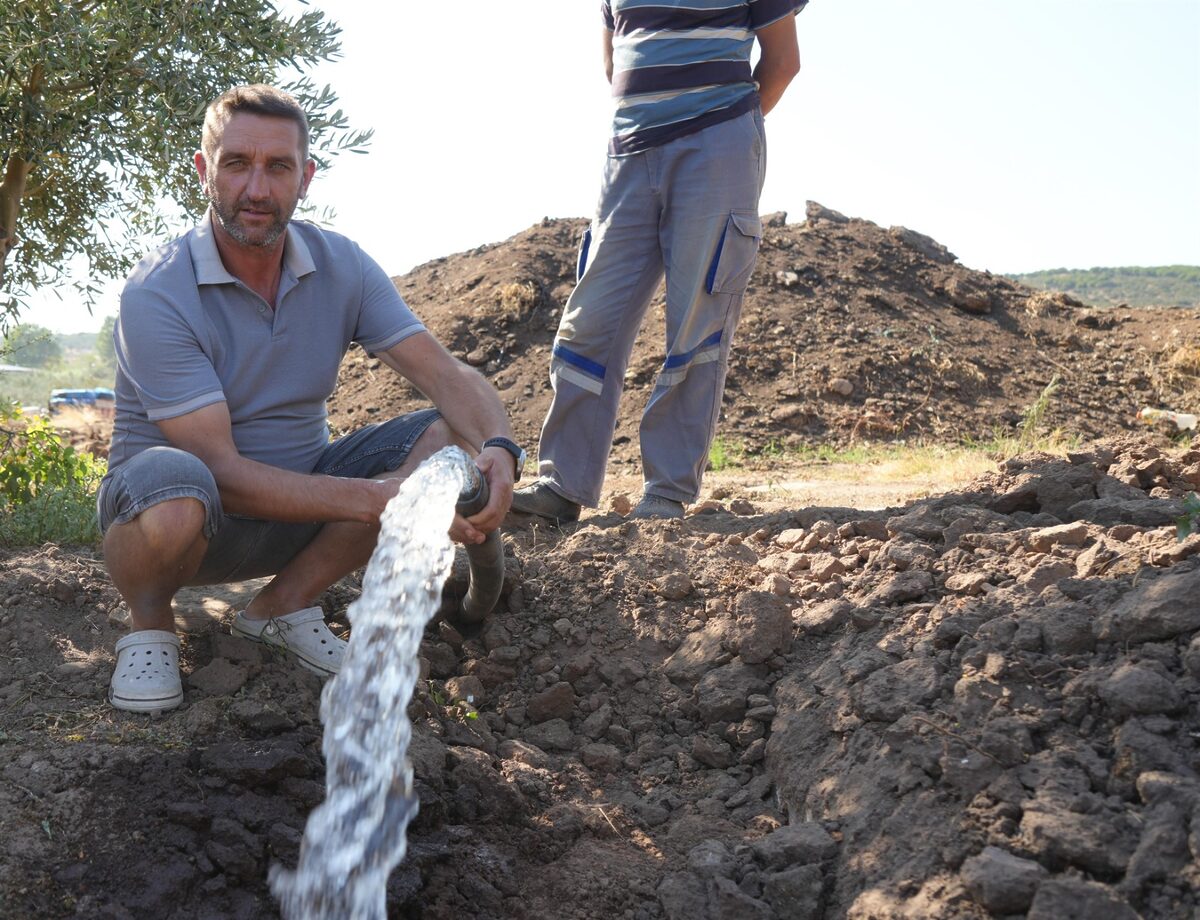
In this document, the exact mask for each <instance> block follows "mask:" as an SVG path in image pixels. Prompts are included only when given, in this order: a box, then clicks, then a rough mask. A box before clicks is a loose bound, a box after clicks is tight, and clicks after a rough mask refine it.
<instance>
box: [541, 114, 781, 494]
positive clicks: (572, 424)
mask: <svg viewBox="0 0 1200 920" xmlns="http://www.w3.org/2000/svg"><path fill="white" fill-rule="evenodd" d="M765 172H766V139H765V136H764V133H763V120H762V115H761V114H760V113H759V112H758V111H757V110H756V111H754V112H748V113H746V114H745V115H742V116H740V117H738V118H735V119H732V120H730V121H727V122H723V123H721V124H717V125H713V126H712V127H710V128H705V129H704V130H702V131H698V132H696V133H695V134H691V135H687V136H685V137H682V138H679V139H678V140H675V141H672V142H670V143H668V144H665V145H663V146H661V147H655V148H653V149H651V150H647V151H644V152H642V153H637V154H633V155H629V156H622V157H613V156H610V157H609V158H608V163H607V165H606V167H605V173H604V184H603V187H602V189H601V194H600V203H599V206H598V208H597V213H596V217H595V219H594V220H593V221H592V225H591V227H590V229H589V230H588V231H587V233H586V234H585V235H584V239H583V242H582V244H581V246H580V252H579V283H578V285H577V286H576V287H575V290H574V292H573V293H572V294H571V297H570V299H569V300H568V301H567V305H566V308H565V309H564V311H563V317H562V321H561V323H560V325H559V328H558V335H557V337H556V338H555V342H554V351H553V355H552V358H551V362H550V381H551V384H552V385H553V387H554V400H553V402H552V403H551V405H550V412H549V414H548V415H547V416H546V420H545V423H544V424H543V426H542V436H541V442H540V444H539V448H538V459H539V468H538V472H539V474H540V475H541V476H544V477H547V478H549V479H550V480H551V481H552V482H553V483H554V485H555V488H556V490H557V491H559V492H561V493H562V494H563V495H565V496H566V497H567V498H570V499H572V500H573V501H577V502H580V503H581V504H584V505H588V506H592V507H594V506H595V505H596V504H598V502H599V500H600V488H601V486H602V485H603V483H604V472H605V468H606V466H607V464H608V454H609V449H610V447H611V445H612V436H613V430H614V428H615V426H616V418H617V407H618V404H619V402H620V399H621V389H622V385H623V383H624V376H625V368H626V365H627V364H628V361H629V354H630V351H631V350H632V349H633V343H634V339H635V338H636V337H637V333H638V329H639V327H640V326H641V324H642V319H643V317H644V316H645V313H646V308H647V307H648V306H649V303H650V298H651V297H652V296H653V294H654V291H655V288H656V287H657V286H658V282H659V280H660V279H661V278H662V277H663V274H664V272H665V274H666V290H667V308H666V315H667V322H666V325H667V329H666V333H667V335H666V345H667V348H666V359H665V360H664V362H663V366H662V369H661V372H660V373H659V376H658V380H657V381H656V383H655V387H654V392H653V394H652V395H651V397H650V401H649V403H648V404H647V405H646V409H645V412H644V413H643V415H642V422H641V428H640V438H641V449H642V470H643V476H644V478H645V491H646V492H647V493H649V494H652V495H659V496H662V497H664V498H669V499H673V500H675V501H682V502H691V501H694V500H695V499H696V497H697V495H698V494H699V491H700V480H701V477H702V476H703V474H704V468H705V466H706V464H707V460H708V449H709V446H710V445H711V443H712V438H713V434H714V432H715V431H716V425H717V418H718V416H719V415H720V411H721V395H722V393H723V391H724V388H725V375H726V371H727V368H728V363H729V348H730V345H731V344H732V338H733V331H734V329H735V328H736V326H737V322H738V318H739V316H740V314H741V307H742V294H743V292H744V291H745V289H746V284H747V282H748V281H749V280H750V273H751V271H752V270H753V268H754V261H755V259H756V257H757V255H758V244H759V241H760V239H761V238H762V225H761V223H760V221H759V216H758V198H759V194H760V193H761V191H762V183H763V177H764V175H765Z"/></svg>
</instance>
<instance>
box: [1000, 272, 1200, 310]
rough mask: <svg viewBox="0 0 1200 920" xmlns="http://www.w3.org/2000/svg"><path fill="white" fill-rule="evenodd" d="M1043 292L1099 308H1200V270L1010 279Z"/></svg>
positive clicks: (1033, 274) (1033, 275)
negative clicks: (1050, 292) (1065, 295)
mask: <svg viewBox="0 0 1200 920" xmlns="http://www.w3.org/2000/svg"><path fill="white" fill-rule="evenodd" d="M1008 277H1010V278H1012V279H1013V280H1014V281H1020V282H1021V283H1022V284H1027V285H1029V286H1030V287H1034V288H1040V289H1041V290H1043V291H1062V292H1063V293H1064V294H1070V295H1071V296H1072V297H1077V298H1078V299H1079V300H1082V301H1083V302H1084V303H1088V304H1093V305H1094V306H1100V307H1115V306H1119V305H1120V304H1128V305H1129V306H1131V307H1196V306H1200V266H1198V265H1162V266H1158V267H1156V268H1138V267H1130V268H1089V269H1067V268H1055V269H1051V270H1050V271H1044V272H1030V273H1029V274H1026V275H1009V276H1008Z"/></svg>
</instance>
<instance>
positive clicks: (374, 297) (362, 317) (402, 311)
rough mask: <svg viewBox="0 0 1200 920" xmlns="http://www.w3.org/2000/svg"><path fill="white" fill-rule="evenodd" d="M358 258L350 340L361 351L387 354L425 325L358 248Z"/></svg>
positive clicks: (368, 257) (374, 262)
mask: <svg viewBox="0 0 1200 920" xmlns="http://www.w3.org/2000/svg"><path fill="white" fill-rule="evenodd" d="M358 257H359V261H360V264H361V265H362V276H363V289H362V304H361V306H360V308H359V311H358V324H357V326H356V327H355V330H354V341H356V342H357V343H358V344H359V345H360V346H362V349H363V351H367V352H372V353H375V352H380V351H387V350H388V349H389V348H391V347H392V346H393V345H395V344H397V343H399V342H402V341H404V340H405V339H407V338H408V337H409V336H410V335H415V334H416V333H418V332H424V331H425V324H424V323H422V322H421V321H420V320H419V319H417V317H416V315H415V314H414V313H413V311H412V310H410V309H409V307H408V304H406V303H405V302H404V298H403V297H401V296H400V292H399V291H397V290H396V285H394V284H392V279H391V278H389V277H388V276H387V273H386V272H384V270H383V269H382V268H380V267H379V263H377V262H376V261H375V260H374V259H372V258H371V257H370V256H368V255H367V254H366V253H365V252H363V251H362V250H361V249H359V250H358Z"/></svg>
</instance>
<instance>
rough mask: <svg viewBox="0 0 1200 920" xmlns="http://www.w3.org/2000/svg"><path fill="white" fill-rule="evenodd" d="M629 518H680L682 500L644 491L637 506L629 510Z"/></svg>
mask: <svg viewBox="0 0 1200 920" xmlns="http://www.w3.org/2000/svg"><path fill="white" fill-rule="evenodd" d="M629 516H630V517H631V518H681V517H683V502H677V501H673V500H672V499H669V498H663V497H662V496H661V495H651V494H649V493H645V494H643V495H642V500H641V501H640V502H638V503H637V507H636V508H634V509H633V510H632V511H630V512H629Z"/></svg>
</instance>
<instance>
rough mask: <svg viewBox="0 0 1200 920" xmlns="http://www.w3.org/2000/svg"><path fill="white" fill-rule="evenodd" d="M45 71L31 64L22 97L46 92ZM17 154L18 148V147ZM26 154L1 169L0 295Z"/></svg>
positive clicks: (25, 171)
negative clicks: (31, 67)
mask: <svg viewBox="0 0 1200 920" xmlns="http://www.w3.org/2000/svg"><path fill="white" fill-rule="evenodd" d="M45 78H46V71H45V68H44V67H43V66H42V65H41V64H34V65H33V69H32V70H31V71H30V72H29V82H27V83H26V84H25V93H26V95H27V96H29V98H30V99H40V98H41V97H42V93H43V91H44V89H45ZM16 149H17V151H21V147H20V146H17V148H16ZM28 156H29V153H28V151H22V152H20V153H18V152H13V153H10V154H9V157H8V162H7V163H5V164H3V166H4V178H3V179H2V180H0V291H2V290H4V273H5V268H7V266H8V254H9V253H10V252H11V251H12V248H13V247H14V246H16V245H17V218H18V217H20V216H21V199H22V198H24V197H25V190H26V183H27V182H28V180H29V173H30V172H32V171H33V163H32V162H31V161H30V160H29V159H28Z"/></svg>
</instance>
